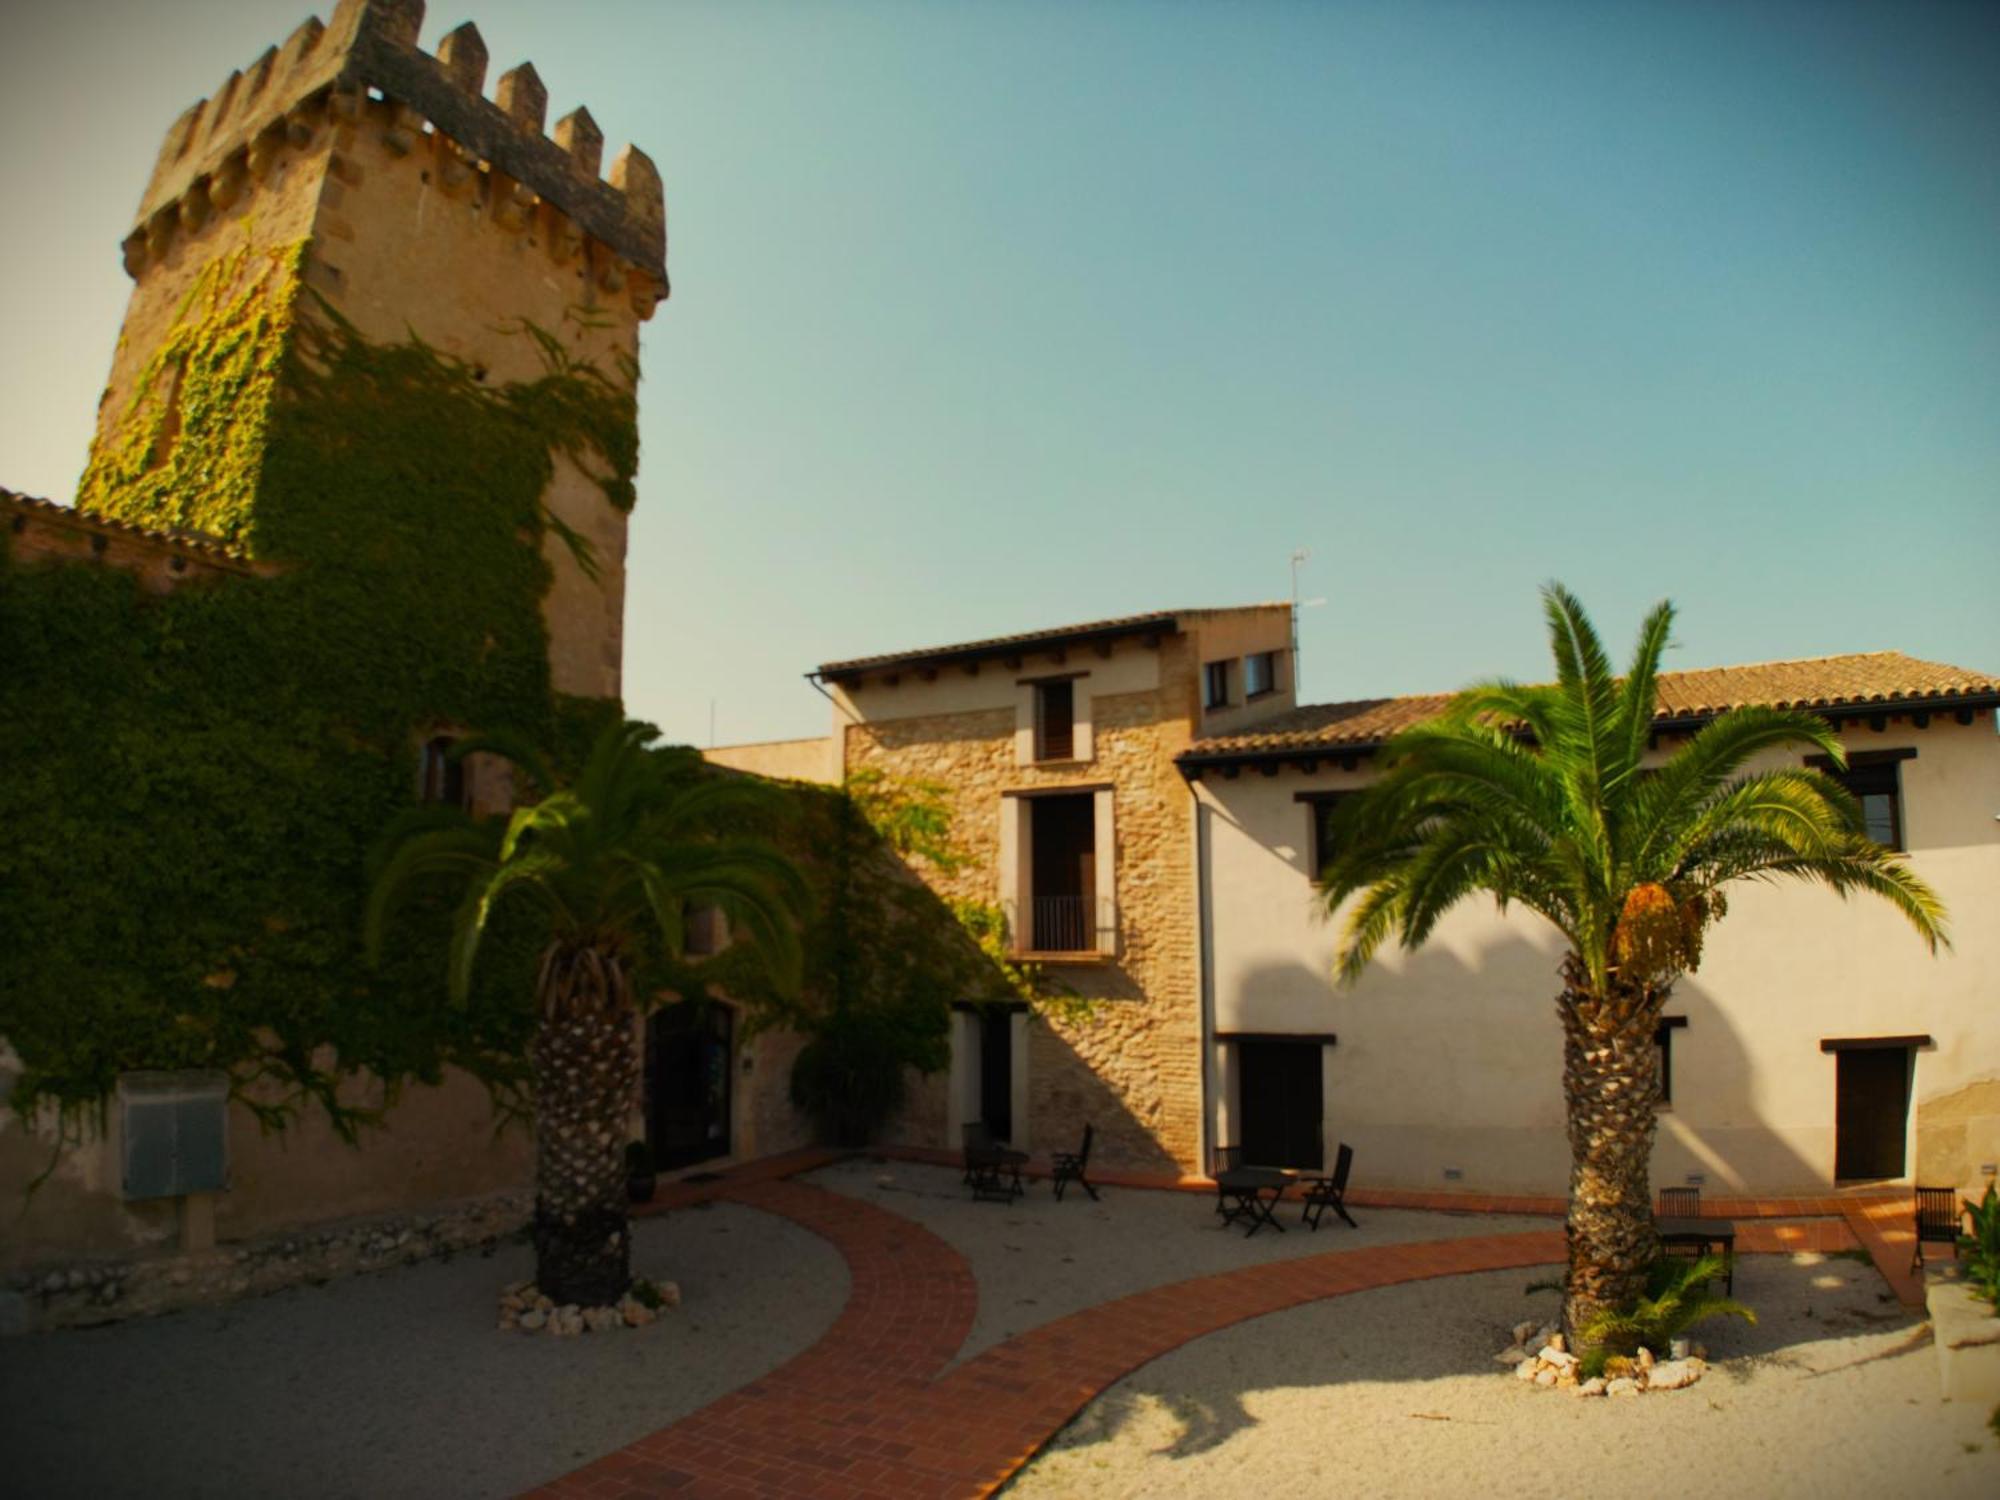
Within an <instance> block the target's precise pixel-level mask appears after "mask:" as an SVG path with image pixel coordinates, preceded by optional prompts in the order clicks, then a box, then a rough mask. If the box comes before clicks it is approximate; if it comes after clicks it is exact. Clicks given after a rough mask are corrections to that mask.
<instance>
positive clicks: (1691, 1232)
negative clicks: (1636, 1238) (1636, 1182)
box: [1653, 1216, 1736, 1297]
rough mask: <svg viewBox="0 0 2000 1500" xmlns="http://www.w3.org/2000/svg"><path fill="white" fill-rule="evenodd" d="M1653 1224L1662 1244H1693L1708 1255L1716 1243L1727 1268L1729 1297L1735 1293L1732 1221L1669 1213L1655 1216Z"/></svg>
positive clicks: (1734, 1233)
mask: <svg viewBox="0 0 2000 1500" xmlns="http://www.w3.org/2000/svg"><path fill="white" fill-rule="evenodd" d="M1653 1227H1654V1228H1655V1229H1656V1230H1658V1231H1659V1235H1660V1243H1661V1244H1662V1245H1692V1246H1694V1247H1695V1248H1696V1249H1697V1250H1699V1251H1700V1252H1701V1253H1702V1254H1703V1255H1706V1254H1708V1247H1709V1246H1710V1245H1719V1246H1720V1247H1721V1248H1722V1258H1723V1261H1724V1263H1725V1264H1726V1265H1727V1266H1728V1267H1729V1274H1728V1276H1727V1278H1726V1279H1725V1281H1724V1283H1723V1285H1724V1288H1725V1290H1726V1291H1727V1292H1728V1293H1729V1295H1730V1296H1732V1297H1733V1296H1735V1295H1736V1225H1735V1224H1734V1223H1733V1222H1732V1221H1731V1220H1728V1219H1696V1218H1678V1217H1671V1216H1668V1217H1660V1218H1656V1219H1654V1220H1653Z"/></svg>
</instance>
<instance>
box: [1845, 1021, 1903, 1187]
mask: <svg viewBox="0 0 2000 1500" xmlns="http://www.w3.org/2000/svg"><path fill="white" fill-rule="evenodd" d="M1834 1059H1835V1063H1834V1065H1835V1068H1836V1070H1837V1071H1836V1073H1835V1081H1834V1106H1833V1110H1834V1114H1833V1120H1834V1124H1833V1175H1834V1177H1835V1179H1836V1180H1837V1181H1842V1182H1852V1181H1862V1180H1868V1179H1874V1178H1882V1177H1901V1176H1902V1175H1903V1167H1904V1156H1903V1146H1904V1141H1905V1139H1906V1138H1907V1136H1908V1133H1909V1120H1910V1049H1909V1048H1908V1047H1854V1048H1843V1049H1842V1050H1840V1051H1838V1052H1836V1053H1834Z"/></svg>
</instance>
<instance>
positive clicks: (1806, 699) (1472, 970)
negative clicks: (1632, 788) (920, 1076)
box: [711, 605, 2000, 1193]
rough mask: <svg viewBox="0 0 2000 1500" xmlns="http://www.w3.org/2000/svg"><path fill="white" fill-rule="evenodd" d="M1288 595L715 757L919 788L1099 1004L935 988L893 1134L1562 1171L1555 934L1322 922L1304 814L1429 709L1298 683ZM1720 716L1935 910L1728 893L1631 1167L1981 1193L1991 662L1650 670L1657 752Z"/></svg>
mask: <svg viewBox="0 0 2000 1500" xmlns="http://www.w3.org/2000/svg"><path fill="white" fill-rule="evenodd" d="M1290 644H1291V642H1290V618H1289V612H1288V610H1287V608H1286V607H1285V606H1282V605H1264V606H1256V607H1251V608H1245V609H1234V610H1207V611H1169V612H1163V613H1159V614H1152V615H1142V616H1137V617H1134V618H1131V619H1125V620H1114V621H1107V622H1101V623H1098V624H1094V625H1081V626H1073V627H1068V628H1065V629H1057V630H1050V631H1044V632H1038V633H1034V634H1029V635H1022V636H1015V637H1007V638H1001V639H997V640H989V641H979V642H972V643H969V644H966V645H961V646H950V647H938V648H932V649H928V650H923V651H910V652H897V653H892V654H889V655H884V656H876V657H866V658H860V659H856V660H849V661H840V662H831V663H828V664H826V665H825V666H823V667H821V668H820V670H819V673H818V676H819V677H820V679H821V680H822V681H823V682H824V683H825V684H826V685H827V687H828V688H829V690H830V696H831V697H832V699H833V704H834V714H833V725H834V728H833V733H832V735H831V736H830V737H829V738H828V739H825V740H805V741H789V742H781V743H776V744H767V745H746V746H736V747H725V748H722V749H718V750H715V751H713V752H711V756H712V758H713V759H715V760H716V761H718V762H720V763H723V764H728V765H732V766H735V767H737V768H739V769H742V770H746V771H754V772H761V773H764V774H770V775H781V776H794V777H805V778H826V779H832V778H837V777H838V776H840V775H843V774H849V773H852V772H854V771H856V770H860V769H863V768H868V767H878V768H881V769H883V770H886V771H889V772H890V773H892V774H895V775H898V776H903V777H909V778H917V779H925V780H931V781H936V782H940V783H943V784H945V785H946V786H947V787H949V789H950V795H951V799H952V802H953V805H954V807H955V810H956V815H957V827H958V828H959V829H960V830H961V832H962V836H963V838H964V839H965V841H966V842H967V844H968V845H969V847H970V848H971V849H972V850H973V852H974V854H975V856H976V857H975V859H974V860H973V862H972V863H971V864H969V865H968V866H967V867H966V868H965V869H963V870H961V871H958V872H955V873H953V874H951V875H948V876H943V877H932V878H933V879H934V880H935V881H936V883H937V884H938V885H939V886H940V888H941V890H942V891H943V893H944V894H947V895H950V896H955V897H973V898H977V899H983V900H990V901H996V902H998V903H999V904H1000V905H1001V906H1002V908H1003V909H1004V910H1005V911H1006V912H1007V913H1008V915H1009V917H1010V919H1011V927H1012V932H1013V936H1014V942H1015V946H1016V949H1017V950H1018V951H1019V952H1020V953H1022V954H1023V955H1030V956H1033V957H1034V958H1036V959H1037V960H1039V961H1041V962H1043V963H1045V964H1048V965H1050V966H1052V967H1055V968H1056V970H1057V972H1059V973H1061V974H1062V975H1063V976H1064V977H1065V978H1068V979H1070V980H1071V981H1072V983H1073V986H1074V988H1075V989H1076V990H1077V991H1078V992H1079V993H1080V994H1082V995H1085V996H1089V997H1091V998H1093V999H1095V1000H1098V1001H1100V1002H1101V1003H1099V1004H1098V1005H1096V1006H1095V1007H1094V1013H1093V1014H1092V1015H1090V1016H1089V1017H1088V1018H1086V1019H1082V1020H1076V1019H1070V1018H1068V1017H1067V1016H1066V1015H1065V1014H1064V1013H1063V1012H1062V1011H1060V1010H1054V1009H1052V1010H1050V1011H1048V1012H1047V1013H1036V1014H1028V1013H1025V1012H1022V1013H1017V1014H1015V1015H1014V1016H1012V1017H1010V1018H1004V1019H1003V1018H998V1017H995V1016H993V1015H991V1014H990V1013H985V1012H978V1011H973V1010H970V1009H967V1010H965V1011H964V1012H962V1013H961V1015H960V1016H959V1018H958V1020H957V1023H956V1027H955V1031H954V1037H953V1042H954V1046H953V1060H952V1066H951V1070H950V1072H949V1074H948V1075H947V1076H944V1077H942V1078H939V1079H935V1080H932V1081H931V1082H930V1083H929V1084H928V1085H927V1086H926V1087H925V1088H924V1089H923V1090H922V1091H921V1093H920V1097H919V1102H918V1104H917V1106H916V1107H914V1108H913V1109H912V1110H910V1111H909V1113H908V1115H907V1117H906V1118H905V1119H904V1120H903V1121H902V1122H901V1124H900V1127H899V1136H900V1139H901V1140H903V1141H904V1142H905V1143H907V1144H911V1145H917V1146H924V1147H932V1148H949V1147H951V1146H953V1145H954V1144H955V1143H956V1142H957V1140H958V1138H959V1126H960V1125H961V1124H963V1123H965V1122H966V1121H970V1120H980V1121H982V1122H985V1123H987V1124H988V1125H989V1126H993V1127H995V1128H996V1129H997V1131H998V1133H999V1134H1001V1135H1002V1136H1008V1135H1011V1137H1012V1140H1013V1142H1014V1144H1015V1145H1017V1146H1022V1147H1024V1148H1026V1149H1029V1150H1032V1151H1035V1152H1046V1151H1048V1150H1050V1149H1056V1148H1063V1147H1067V1146H1069V1145H1071V1144H1072V1143H1073V1141H1074V1139H1075V1138H1076V1137H1077V1136H1078V1135H1079V1134H1080V1133H1081V1130H1082V1127H1083V1125H1084V1123H1085V1122H1090V1123H1094V1124H1095V1125H1096V1127H1097V1130H1098V1133H1099V1139H1100V1140H1101V1141H1102V1142H1103V1145H1102V1147H1101V1148H1100V1149H1102V1151H1103V1152H1104V1156H1105V1158H1106V1159H1107V1160H1108V1161H1110V1162H1113V1163H1115V1164H1117V1165H1119V1166H1123V1167H1128V1168H1138V1169H1142V1170H1148V1171H1153V1172H1159V1173H1166V1174H1173V1173H1180V1174H1199V1173H1201V1172H1202V1171H1203V1170H1204V1169H1205V1166H1206V1164H1207V1163H1208V1162H1209V1161H1210V1160H1211V1159H1212V1158H1211V1150H1212V1148H1214V1147H1216V1146H1218V1145H1229V1146H1238V1147H1240V1148H1242V1150H1243V1152H1244V1153H1245V1155H1246V1157H1248V1158H1249V1159H1250V1160H1252V1161H1255V1162H1258V1163H1260V1164H1270V1165H1280V1166H1290V1167H1303V1168H1313V1167H1319V1166H1321V1165H1323V1164H1326V1163H1330V1162H1331V1160H1332V1156H1333V1148H1334V1144H1335V1143H1336V1142H1339V1141H1343V1140H1344V1141H1347V1142H1349V1143H1350V1144H1352V1145H1354V1146H1355V1148H1356V1150H1357V1153H1358V1160H1359V1163H1360V1165H1359V1168H1358V1170H1359V1171H1360V1172H1361V1173H1362V1174H1363V1177H1364V1178H1365V1180H1366V1181H1368V1182H1370V1183H1373V1184H1394V1185H1398V1186H1409V1187H1425V1188H1449V1187H1452V1186H1454V1185H1455V1186H1459V1187H1462V1188H1464V1189H1466V1190H1485V1191H1492V1192H1537V1193H1547V1192H1559V1191H1561V1190H1562V1188H1563V1184H1564V1182H1565V1181H1566V1177H1567V1172H1568V1146H1567V1142H1566V1139H1565V1135H1564V1125H1563V1116H1562V1092H1561V1087H1560V1070H1561V1069H1560V1063H1561V1038H1560V1033H1559V1029H1558V1028H1557V1027H1556V1025H1555V1024H1554V1019H1553V1017H1552V1015H1551V1013H1550V1006H1551V1002H1552V999H1553V996H1554V994H1555V988H1556V981H1555V978H1554V975H1555V971H1556V968H1557V964H1558V959H1559V956H1560V955H1559V951H1558V941H1557V938H1556V934H1555V933H1554V932H1553V930H1550V929H1547V928H1546V924H1542V923H1540V922H1539V920H1538V919H1535V918H1532V917H1527V916H1524V915H1522V914H1519V913H1515V914H1513V915H1511V916H1502V915H1501V914H1500V913H1499V912H1498V911H1497V910H1495V909H1493V908H1491V907H1490V906H1470V907H1466V908H1463V909H1461V910H1459V911H1457V912H1455V913H1453V914H1452V916H1451V917H1450V918H1449V919H1447V921H1446V922H1445V923H1444V924H1443V926H1442V927H1441V929H1440V931H1439V932H1438V934H1437V935H1436V936H1435V938H1434V939H1433V940H1432V941H1431V943H1430V944H1429V945H1428V946H1427V947H1426V948H1425V949H1424V950H1423V951H1422V952H1420V953H1418V954H1415V955H1405V954H1401V953H1390V954H1387V955H1385V956H1384V957H1383V958H1381V959H1380V960H1378V962H1377V964H1376V966H1375V968H1374V970H1373V971H1371V972H1370V973H1369V974H1368V975H1367V976H1366V977H1365V978H1364V980H1363V981H1362V982H1361V983H1360V984H1359V985H1358V986H1357V987H1356V988H1354V989H1352V990H1336V989H1335V988H1334V987H1333V985H1332V983H1331V979H1330V975H1331V970H1332V954H1333V949H1334V945H1335V942H1336V939H1337V935H1338V928H1337V927H1336V926H1335V925H1334V924H1332V923H1329V922H1327V921H1326V920H1325V919H1324V917H1323V915H1322V914H1320V913H1319V912H1318V911H1317V910H1316V909H1315V905H1314V902H1313V893H1312V885H1311V876H1312V873H1313V872H1314V871H1315V870H1316V869H1317V861H1318V853H1317V850H1318V842H1317V841H1318V840H1319V839H1320V837H1321V827H1322V821H1321V820H1322V817H1323V814H1324V812H1325V810H1326V809H1328V808H1330V807H1331V806H1332V804H1333V802H1334V801H1335V800H1336V799H1337V798H1338V796H1339V795H1340V794H1341V793H1342V792H1344V791H1348V790H1351V789H1353V788H1356V787H1359V786H1362V785H1365V784H1366V783H1367V781H1368V780H1369V778H1370V775H1371V774H1372V765H1373V757H1374V755H1375V752H1376V751H1377V750H1379V749H1380V747H1381V746H1382V744H1383V743H1384V742H1385V740H1386V739H1387V738H1388V737H1389V736H1390V735H1391V734H1393V733H1394V732H1395V731H1396V730H1398V729H1400V728H1403V727H1405V726H1407V725H1410V724H1413V723H1416V722H1418V721H1420V720H1422V719H1424V718H1426V717H1428V716H1430V715H1432V714H1434V713H1436V712H1437V711H1438V710H1439V709H1440V708H1442V706H1443V705H1444V703H1445V702H1446V695H1431V696H1417V697H1407V698H1388V699H1372V700H1367V701H1363V702H1350V703H1333V704H1317V705H1298V704H1296V703H1295V701H1294V693H1293V683H1292V669H1291V654H1290ZM1745 703H1766V704H1776V705H1788V706H1794V707H1801V708H1806V709H1809V710H1810V711H1812V712H1815V713H1818V714H1821V715H1823V716H1825V717H1826V718H1827V719H1828V720H1829V721H1830V722H1831V723H1832V724H1834V725H1835V727H1836V728H1837V729H1838V730H1839V732H1840V734H1841V738H1842V740H1843V742H1844V743H1845V744H1846V746H1847V747H1848V754H1849V764H1850V770H1849V771H1848V773H1847V780H1848V783H1849V785H1850V787H1851V789H1852V790H1854V791H1855V792H1856V794H1857V795H1858V796H1860V797H1861V798H1862V800H1863V804H1864V807H1865V808H1866V809H1867V811H1868V814H1869V817H1870V827H1871V831H1874V832H1875V834H1876V836H1877V837H1878V838H1879V839H1881V840H1882V841H1883V842H1887V843H1890V844H1892V845H1893V846H1896V847H1901V848H1905V849H1907V850H1908V851H1909V853H1910V857H1911V859H1912V862H1913V863H1914V865H1915V867H1916V869H1917V870H1918V872H1919V873H1921V874H1922V875H1923V876H1924V878H1925V879H1927V880H1928V881H1930V882H1931V883H1932V884H1933V885H1934V886H1935V887H1936V888H1937V889H1938V890H1939V892H1940V893H1941V894H1942V895H1943V897H1944V898H1945V900H1946V902H1947V903H1948V905H1949V907H1950V909H1951V911H1952V913H1953V915H1954V918H1955V924H1954V925H1955V934H1956V947H1955V949H1954V950H1953V951H1952V952H1950V953H1947V954H1944V955H1941V956H1939V957H1938V958H1936V959H1931V958H1929V957H1927V956H1926V955H1925V954H1924V952H1923V950H1922V948H1921V947H1920V945H1918V944H1917V942H1916V941H1915V940H1914V939H1913V938H1912V937H1911V936H1910V934H1909V933H1908V932H1907V931H1906V930H1904V929H1903V927H1902V925H1901V919H1900V918H1899V917H1898V916H1896V914H1895V913H1894V912H1892V911H1891V910H1889V909H1888V908H1887V907H1886V906H1882V905H1881V904H1880V903H1873V902H1864V901H1857V902H1854V903H1851V904H1850V903H1843V902H1842V901H1840V900H1839V899H1838V898H1836V897H1834V896H1833V895H1831V894H1829V893H1827V892H1826V891H1824V890H1820V889H1810V888H1806V887H1795V888H1765V887H1753V888H1750V889H1748V890H1745V891H1743V892H1742V893H1741V894H1737V895H1734V896H1733V897H1732V901H1733V907H1732V913H1733V914H1732V916H1731V917H1730V918H1729V920H1727V921H1726V922H1724V923H1723V924H1721V926H1720V927H1718V928H1717V930H1716V932H1715V934H1714V936H1713V937H1712V939H1711V940H1710V943H1709V945H1708V949H1707V955H1706V957H1705V960H1704V963H1703V966H1702V968H1701V970H1700V971H1699V972H1698V973H1697V974H1695V975H1691V976H1689V977H1688V978H1686V979H1684V980H1683V981H1682V982H1681V983H1680V984H1679V985H1678V986H1677V987H1676V992H1675V998H1674V1001H1673V1002H1672V1004H1671V1005H1670V1007H1669V1014H1668V1017H1667V1021H1666V1024H1665V1025H1664V1026H1663V1027H1662V1029H1661V1034H1660V1039H1659V1049H1660V1063H1661V1074H1662V1084H1663V1089H1664V1091H1665V1092H1666V1095H1667V1103H1666V1107H1665V1109H1664V1110H1663V1112H1662V1114H1661V1117H1660V1118H1661V1129H1660V1141H1659V1146H1658V1148H1657V1151H1656V1156H1655V1165H1654V1170H1655V1174H1656V1176H1657V1178H1658V1179H1659V1180H1660V1181H1661V1182H1666V1183H1674V1182H1679V1181H1682V1180H1683V1179H1686V1180H1691V1181H1696V1182H1701V1181H1705V1182H1707V1183H1708V1184H1710V1185H1711V1186H1712V1187H1713V1188H1715V1189H1717V1190H1728V1191H1755V1192H1784V1191H1788V1190H1803V1189H1823V1188H1825V1187H1826V1186H1827V1185H1829V1184H1832V1183H1835V1182H1839V1181H1846V1180H1856V1179H1875V1180H1880V1179H1884V1178H1886V1179H1890V1180H1909V1179H1912V1178H1915V1179H1919V1180H1922V1181H1926V1182H1947V1181H1949V1182H1955V1183H1957V1184H1959V1185H1960V1186H1961V1187H1963V1188H1965V1189H1966V1190H1968V1191H1971V1192H1977V1191H1979V1190H1980V1189H1981V1187H1982V1186H1983V1183H1984V1182H1985V1181H1989V1180H1991V1175H1992V1164H1993V1162H1994V1161H1995V1159H1996V1158H2000V1005H1996V1003H1995V1001H1996V999H2000V992H1996V990H1995V988H1994V980H1993V975H1994V973H1995V972H1996V971H2000V947H1997V946H1996V943H2000V928H1996V927H1995V925H1994V924H1993V923H1992V922H1991V921H1990V920H1989V914H1990V913H1991V912H1992V910H1993V909H1994V907H1995V903H1996V901H2000V825H1996V822H1995V817H1996V813H2000V738H1996V735H1995V724H1994V710H1995V708H1996V707H2000V679H1996V678H1994V677H1991V676H1988V675H1985V674H1981V673H1977V672H1971V671H1966V670H1963V669H1960V668H1955V667H1949V666H1943V665H1939V664H1936V663H1931V662H1922V661H1916V660H1913V659H1912V658H1909V657H1906V656H1903V655H1900V654H1898V653H1895V652H1880V653H1875V654H1873V655H1862V656H1844V657H1828V658H1823V659H1819V660H1814V661H1803V662H1773V663H1764V664H1760V665H1754V666H1746V667H1729V668H1719V669H1713V670H1708V671H1694V672H1674V673H1667V674H1664V675H1663V677H1662V679H1661V687H1660V708H1659V712H1658V731H1657V744H1658V753H1660V754H1662V755H1664V754H1666V753H1668V752H1669V751H1670V750H1671V748H1672V746H1673V745H1674V744H1676V743H1677V742H1679V741H1680V740H1681V739H1683V738H1684V737H1685V736H1686V735H1688V734H1690V733H1692V732H1693V731H1694V730H1695V729H1697V728H1698V727H1699V726H1700V725H1702V724H1703V723H1706V722H1708V721H1709V720H1710V719H1712V718H1713V717H1714V716H1715V715H1716V714H1718V713H1720V712H1723V711H1725V710H1727V709H1728V708H1730V707H1733V706H1736V705H1738V704H1745Z"/></svg>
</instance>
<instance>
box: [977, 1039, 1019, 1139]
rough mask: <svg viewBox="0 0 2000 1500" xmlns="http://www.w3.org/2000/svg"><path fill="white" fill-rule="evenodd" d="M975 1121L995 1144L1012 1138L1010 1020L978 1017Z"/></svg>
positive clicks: (1012, 1068)
mask: <svg viewBox="0 0 2000 1500" xmlns="http://www.w3.org/2000/svg"><path fill="white" fill-rule="evenodd" d="M979 1118H980V1120H981V1121H982V1122H984V1124H985V1126H986V1129H987V1130H988V1131H989V1132H990V1133H991V1134H992V1136H993V1139H994V1140H996V1141H1011V1140H1012V1139H1013V1138H1014V1018H1013V1017H1012V1016H1011V1015H1009V1014H1008V1013H1007V1012H1006V1011H1004V1010H986V1011H981V1012H980V1014H979Z"/></svg>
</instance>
